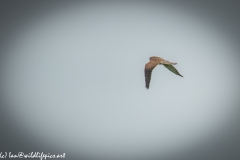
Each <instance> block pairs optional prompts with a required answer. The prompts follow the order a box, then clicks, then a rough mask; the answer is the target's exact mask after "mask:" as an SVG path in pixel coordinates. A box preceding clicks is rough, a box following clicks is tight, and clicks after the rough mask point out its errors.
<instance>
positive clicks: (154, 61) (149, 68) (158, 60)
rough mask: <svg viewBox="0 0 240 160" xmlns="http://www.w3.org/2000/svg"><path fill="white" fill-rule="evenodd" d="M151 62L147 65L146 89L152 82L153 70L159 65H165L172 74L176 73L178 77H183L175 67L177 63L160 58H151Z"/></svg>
mask: <svg viewBox="0 0 240 160" xmlns="http://www.w3.org/2000/svg"><path fill="white" fill-rule="evenodd" d="M149 59H150V61H149V62H148V63H147V64H146V65H145V83H146V88H147V89H148V88H149V84H150V80H151V75H152V70H153V69H154V68H155V67H156V66H157V65H161V64H162V65H164V66H165V67H166V68H167V69H169V70H170V71H171V72H173V73H175V74H176V75H179V76H181V77H183V76H182V75H181V74H180V73H179V72H178V71H177V69H176V68H175V67H173V65H175V64H177V63H173V62H169V61H167V60H165V59H163V58H160V57H156V56H153V57H150V58H149Z"/></svg>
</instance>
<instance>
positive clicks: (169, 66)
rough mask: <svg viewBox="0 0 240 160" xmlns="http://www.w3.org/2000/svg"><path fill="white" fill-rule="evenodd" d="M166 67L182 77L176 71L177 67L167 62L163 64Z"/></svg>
mask: <svg viewBox="0 0 240 160" xmlns="http://www.w3.org/2000/svg"><path fill="white" fill-rule="evenodd" d="M163 65H164V66H165V67H166V68H167V69H169V70H170V71H171V72H173V73H175V74H176V75H179V76H181V77H183V76H182V75H181V74H180V73H179V72H178V71H177V69H176V68H175V67H174V66H173V65H169V64H163Z"/></svg>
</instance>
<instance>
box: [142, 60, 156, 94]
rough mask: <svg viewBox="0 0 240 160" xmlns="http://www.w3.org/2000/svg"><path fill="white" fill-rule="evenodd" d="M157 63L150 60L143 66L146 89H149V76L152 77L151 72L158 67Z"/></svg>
mask: <svg viewBox="0 0 240 160" xmlns="http://www.w3.org/2000/svg"><path fill="white" fill-rule="evenodd" d="M158 64H159V63H158V62H157V61H153V60H151V61H150V62H148V63H147V64H146V65H145V69H144V72H145V83H146V88H147V89H148V88H149V85H150V81H151V75H152V70H153V69H154V68H155V67H156V66H157V65H158Z"/></svg>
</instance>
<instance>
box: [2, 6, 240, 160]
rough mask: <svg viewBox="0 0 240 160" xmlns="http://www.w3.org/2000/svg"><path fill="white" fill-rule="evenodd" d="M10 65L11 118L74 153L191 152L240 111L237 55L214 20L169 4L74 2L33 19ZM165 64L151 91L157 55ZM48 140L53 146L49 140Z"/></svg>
mask: <svg viewBox="0 0 240 160" xmlns="http://www.w3.org/2000/svg"><path fill="white" fill-rule="evenodd" d="M29 17H30V18H29V20H28V23H27V24H25V25H24V27H21V28H20V29H19V31H18V32H17V34H15V35H14V37H12V39H11V48H9V49H7V50H6V53H7V54H6V56H4V57H5V59H4V62H3V64H2V65H3V66H4V67H3V74H2V83H1V84H2V87H3V89H4V95H5V97H7V101H8V103H9V104H10V107H8V108H7V109H6V110H8V112H9V113H11V116H12V118H13V121H15V123H16V124H17V125H18V126H19V127H20V128H21V129H24V131H25V132H26V133H27V134H29V135H35V137H36V138H37V139H39V140H43V141H44V143H46V144H47V145H48V146H52V147H56V148H61V149H62V150H64V151H65V152H66V154H67V153H68V151H69V152H70V151H71V153H74V154H76V155H77V154H79V155H80V154H84V155H86V156H88V155H90V156H93V157H118V158H123V159H124V158H126V159H127V158H130V157H131V158H137V157H144V156H145V157H147V156H153V155H154V156H156V155H158V156H167V155H171V154H174V153H178V152H185V151H187V150H189V149H190V148H192V147H194V146H197V145H199V144H202V143H207V142H208V141H209V139H213V138H214V137H216V135H220V134H223V133H224V132H226V130H227V127H229V126H230V124H232V122H233V120H234V114H235V113H236V104H237V103H238V101H237V95H236V93H238V90H239V85H238V83H239V70H238V68H239V65H238V64H239V62H238V60H237V58H238V57H237V54H236V53H237V52H238V50H237V48H236V46H235V45H234V44H233V43H231V36H230V35H228V34H226V32H224V31H223V30H221V28H220V27H218V25H217V24H216V23H214V22H211V21H209V20H208V19H204V18H203V17H202V16H200V15H199V14H196V13H195V12H194V10H187V9H186V8H184V7H179V6H176V5H171V4H166V3H155V2H152V3H143V2H141V3H130V2H128V3H120V2H115V3H96V2H95V3H74V4H71V5H66V6H61V7H59V8H57V9H54V10H46V11H42V13H41V14H40V15H38V16H37V17H32V18H31V15H29ZM151 56H159V57H162V58H164V59H166V60H168V61H171V62H176V63H177V65H176V66H175V67H176V68H177V69H178V71H179V72H180V74H182V75H183V77H180V76H176V75H175V74H173V73H171V72H170V71H169V70H167V69H166V68H165V67H163V66H157V67H156V68H155V69H154V70H153V73H152V79H151V83H150V88H149V90H147V89H146V88H145V80H144V66H145V64H146V63H147V62H148V61H149V57H151ZM45 141H46V142H45Z"/></svg>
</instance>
